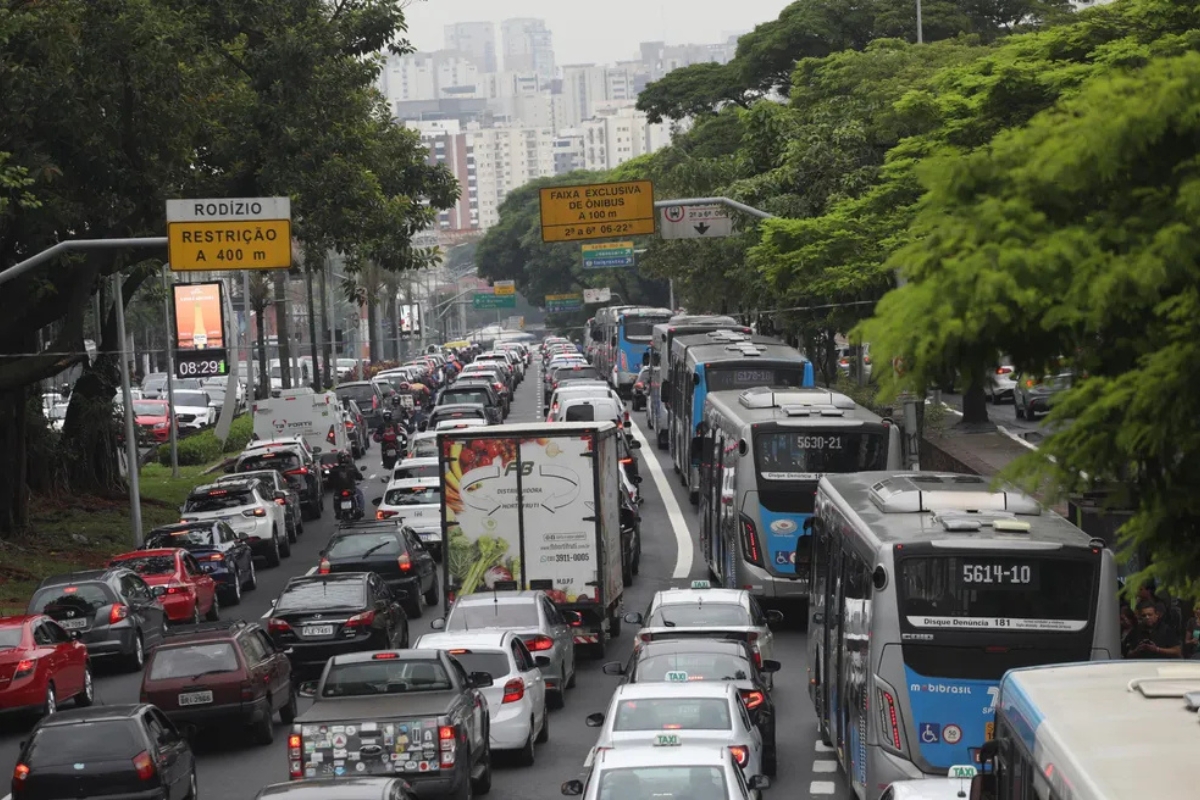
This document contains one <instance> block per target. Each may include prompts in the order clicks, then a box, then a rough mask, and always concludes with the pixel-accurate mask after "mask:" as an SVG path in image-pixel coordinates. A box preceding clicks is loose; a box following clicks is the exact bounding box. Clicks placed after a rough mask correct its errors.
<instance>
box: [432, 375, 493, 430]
mask: <svg viewBox="0 0 1200 800" xmlns="http://www.w3.org/2000/svg"><path fill="white" fill-rule="evenodd" d="M461 403H469V404H472V405H481V406H483V407H484V409H485V411H486V413H487V416H488V421H489V422H491V423H492V424H493V425H499V424H500V423H501V422H503V421H504V404H503V403H502V402H501V400H500V395H499V394H497V393H496V390H495V388H493V387H492V386H491V385H490V384H488V383H487V382H486V381H462V382H461V383H459V382H455V383H452V384H450V385H449V386H447V387H446V388H445V389H443V390H442V392H441V394H439V395H438V399H437V405H438V407H440V406H452V405H459V404H461Z"/></svg>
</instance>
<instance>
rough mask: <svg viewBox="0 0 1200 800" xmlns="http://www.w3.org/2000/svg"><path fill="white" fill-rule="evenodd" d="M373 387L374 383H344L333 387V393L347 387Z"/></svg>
mask: <svg viewBox="0 0 1200 800" xmlns="http://www.w3.org/2000/svg"><path fill="white" fill-rule="evenodd" d="M373 385H374V383H372V382H371V381H346V382H344V383H339V384H338V385H337V386H336V387H334V390H333V391H334V392H336V391H337V390H338V389H345V388H347V387H349V386H373Z"/></svg>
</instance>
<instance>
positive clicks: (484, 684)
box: [467, 672, 496, 689]
mask: <svg viewBox="0 0 1200 800" xmlns="http://www.w3.org/2000/svg"><path fill="white" fill-rule="evenodd" d="M495 682H496V681H495V679H494V678H493V677H492V675H491V673H490V672H472V673H471V674H470V675H468V676H467V683H469V684H470V685H471V688H472V689H486V688H488V687H489V686H491V685H492V684H494V683H495Z"/></svg>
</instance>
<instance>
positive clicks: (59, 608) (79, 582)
mask: <svg viewBox="0 0 1200 800" xmlns="http://www.w3.org/2000/svg"><path fill="white" fill-rule="evenodd" d="M27 613H29V614H45V615H46V616H48V617H50V618H51V619H53V620H54V621H55V622H57V623H58V624H59V626H60V627H61V628H63V629H64V630H66V631H67V632H68V633H78V634H79V640H80V641H81V642H83V643H84V644H85V645H87V649H88V657H89V658H93V659H95V658H112V659H117V660H120V661H122V662H123V663H124V665H125V667H126V668H127V669H129V670H131V671H133V672H137V671H139V670H141V668H142V664H143V663H145V660H146V653H148V652H149V651H150V650H151V649H153V648H154V647H156V646H158V643H159V642H161V641H162V639H163V636H164V635H165V634H166V630H167V613H166V611H164V610H163V607H162V605H161V604H160V603H158V602H157V601H156V600H155V596H154V593H153V591H152V590H151V589H150V586H149V585H148V584H147V583H146V582H145V581H144V580H142V578H141V576H139V575H138V574H137V573H135V572H133V571H132V570H128V569H122V568H120V567H114V568H112V569H106V570H99V569H96V570H86V571H82V572H71V573H67V574H65V575H55V576H53V577H50V578H46V579H45V580H43V581H42V582H41V583H40V584H38V588H37V591H36V592H34V594H33V597H32V598H31V599H30V600H29V607H28V610H27Z"/></svg>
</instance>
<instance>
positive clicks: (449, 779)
mask: <svg viewBox="0 0 1200 800" xmlns="http://www.w3.org/2000/svg"><path fill="white" fill-rule="evenodd" d="M459 752H460V753H462V754H463V755H465V751H462V750H460V751H459ZM396 774H397V775H398V776H399V777H401V778H404V780H406V781H408V784H409V786H411V787H412V789H413V792H415V793H416V795H417V797H419V798H420V800H447V798H451V797H458V796H459V792H460V791H461V790H462V788H463V785H464V784H465V783H466V782H467V781H469V780H470V779H471V773H470V769H469V768H468V767H467V766H466V765H459V764H456V765H455V768H454V769H453V770H452V771H450V772H448V773H447V772H438V773H435V774H432V775H431V774H430V773H428V772H426V773H424V774H420V773H418V774H415V775H414V774H413V773H411V772H404V773H396Z"/></svg>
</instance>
